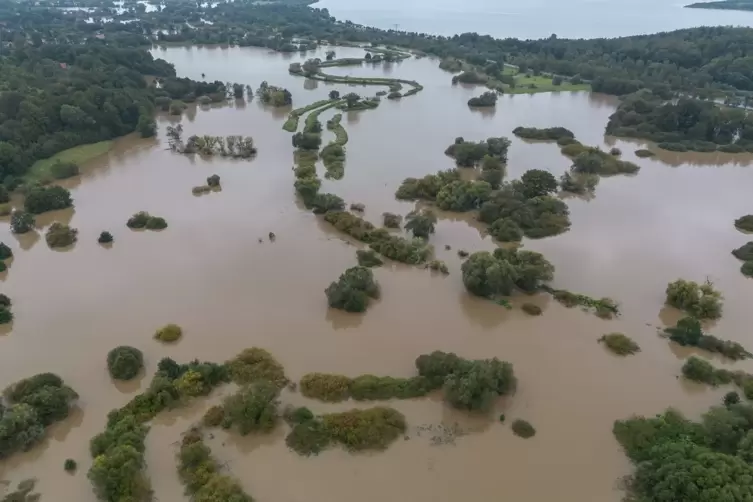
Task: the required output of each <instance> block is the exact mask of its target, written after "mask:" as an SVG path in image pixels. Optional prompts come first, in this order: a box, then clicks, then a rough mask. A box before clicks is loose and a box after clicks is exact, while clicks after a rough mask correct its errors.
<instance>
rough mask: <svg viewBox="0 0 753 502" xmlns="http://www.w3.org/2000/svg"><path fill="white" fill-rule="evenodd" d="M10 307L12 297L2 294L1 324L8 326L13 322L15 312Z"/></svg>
mask: <svg viewBox="0 0 753 502" xmlns="http://www.w3.org/2000/svg"><path fill="white" fill-rule="evenodd" d="M10 307H11V300H10V297H8V296H7V295H4V294H2V293H0V324H8V323H9V322H11V321H12V320H13V312H11V310H10Z"/></svg>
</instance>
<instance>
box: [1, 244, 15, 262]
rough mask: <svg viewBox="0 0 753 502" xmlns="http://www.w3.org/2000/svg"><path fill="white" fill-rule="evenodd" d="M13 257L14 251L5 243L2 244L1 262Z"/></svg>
mask: <svg viewBox="0 0 753 502" xmlns="http://www.w3.org/2000/svg"><path fill="white" fill-rule="evenodd" d="M12 257H13V250H12V249H11V248H10V247H9V246H8V245H7V244H6V243H4V242H0V260H7V259H8V258H12Z"/></svg>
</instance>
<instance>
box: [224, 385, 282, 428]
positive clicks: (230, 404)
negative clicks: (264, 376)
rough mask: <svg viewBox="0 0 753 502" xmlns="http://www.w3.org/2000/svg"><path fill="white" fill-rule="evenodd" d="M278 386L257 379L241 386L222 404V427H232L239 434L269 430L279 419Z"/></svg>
mask: <svg viewBox="0 0 753 502" xmlns="http://www.w3.org/2000/svg"><path fill="white" fill-rule="evenodd" d="M279 395H280V388H279V387H278V386H277V385H275V384H274V383H272V382H270V381H268V380H257V381H255V382H252V383H250V384H248V385H245V386H243V387H241V388H240V389H239V390H238V391H237V392H236V393H235V394H233V395H231V396H228V397H227V398H226V399H225V401H224V402H223V404H222V409H223V419H222V427H223V428H225V429H229V428H231V427H234V428H236V429H237V430H238V433H239V434H240V435H241V436H245V435H247V434H249V433H251V432H270V431H271V430H272V429H274V428H275V425H277V422H278V419H279V412H278V409H277V408H278V406H279V401H278V397H279Z"/></svg>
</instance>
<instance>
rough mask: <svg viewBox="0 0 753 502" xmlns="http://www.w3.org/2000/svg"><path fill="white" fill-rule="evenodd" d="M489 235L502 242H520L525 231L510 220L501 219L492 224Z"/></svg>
mask: <svg viewBox="0 0 753 502" xmlns="http://www.w3.org/2000/svg"><path fill="white" fill-rule="evenodd" d="M489 234H491V236H492V237H494V238H495V239H496V240H498V241H500V242H520V240H521V239H523V231H522V230H521V229H520V227H519V226H518V225H517V224H516V223H515V222H514V221H513V220H511V219H509V218H500V219H498V220H496V221H495V222H494V223H492V224H491V226H490V227H489Z"/></svg>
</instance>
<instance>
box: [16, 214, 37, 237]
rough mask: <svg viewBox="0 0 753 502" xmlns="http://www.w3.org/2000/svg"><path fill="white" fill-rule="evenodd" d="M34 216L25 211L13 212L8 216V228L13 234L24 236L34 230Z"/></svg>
mask: <svg viewBox="0 0 753 502" xmlns="http://www.w3.org/2000/svg"><path fill="white" fill-rule="evenodd" d="M35 223H36V221H35V219H34V215H33V214H31V213H27V212H26V211H13V214H11V215H10V228H11V231H12V232H13V233H14V234H25V233H27V232H30V231H32V230H34V224H35Z"/></svg>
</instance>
